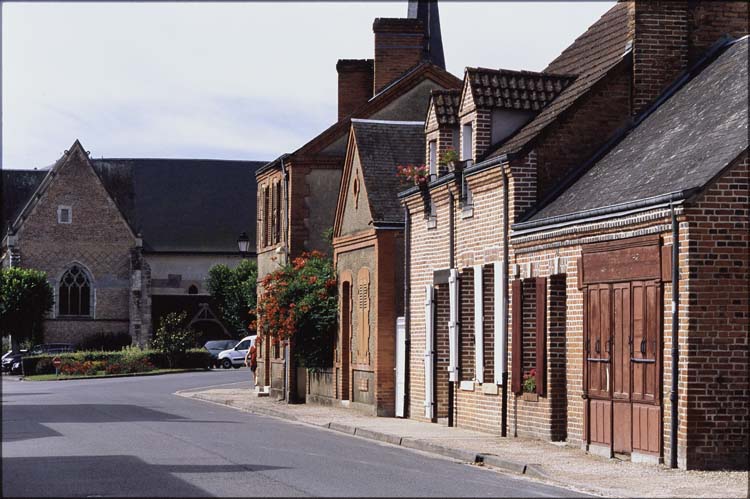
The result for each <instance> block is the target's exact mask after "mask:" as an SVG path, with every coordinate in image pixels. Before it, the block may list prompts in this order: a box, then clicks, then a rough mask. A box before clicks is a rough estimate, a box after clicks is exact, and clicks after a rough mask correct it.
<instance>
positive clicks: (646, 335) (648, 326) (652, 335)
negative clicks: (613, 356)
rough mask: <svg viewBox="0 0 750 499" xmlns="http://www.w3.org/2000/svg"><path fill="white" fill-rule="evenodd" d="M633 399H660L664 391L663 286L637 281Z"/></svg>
mask: <svg viewBox="0 0 750 499" xmlns="http://www.w3.org/2000/svg"><path fill="white" fill-rule="evenodd" d="M631 362H632V364H633V367H632V372H633V374H632V376H633V393H632V397H633V400H637V401H642V402H658V401H659V399H660V394H661V389H660V388H661V286H660V285H659V284H658V283H656V282H649V283H644V282H634V283H633V354H632V357H631Z"/></svg>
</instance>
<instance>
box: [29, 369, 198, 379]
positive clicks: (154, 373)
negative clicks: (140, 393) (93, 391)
mask: <svg viewBox="0 0 750 499" xmlns="http://www.w3.org/2000/svg"><path fill="white" fill-rule="evenodd" d="M191 371H207V369H155V370H153V371H147V372H143V373H131V374H106V372H105V371H98V372H97V373H96V374H95V375H88V376H69V375H63V374H61V375H59V376H58V375H57V374H35V375H33V376H26V377H24V378H23V379H24V380H25V381H65V380H69V379H94V378H123V377H127V376H158V375H160V374H175V373H187V372H191Z"/></svg>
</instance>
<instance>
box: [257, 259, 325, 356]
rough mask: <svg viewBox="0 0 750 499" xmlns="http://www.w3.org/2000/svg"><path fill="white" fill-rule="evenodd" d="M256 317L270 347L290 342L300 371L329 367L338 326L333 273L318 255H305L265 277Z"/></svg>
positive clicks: (262, 282)
mask: <svg viewBox="0 0 750 499" xmlns="http://www.w3.org/2000/svg"><path fill="white" fill-rule="evenodd" d="M261 285H262V289H263V292H262V293H261V296H260V301H259V303H258V315H259V316H260V319H261V320H260V323H261V327H262V333H263V335H261V336H259V338H262V337H263V336H264V335H265V336H268V338H269V339H270V340H271V342H272V343H274V344H275V343H279V342H286V341H292V342H293V343H294V352H295V356H296V360H297V362H298V363H299V364H300V365H301V366H303V367H324V366H329V365H331V363H332V360H333V340H334V337H335V334H336V327H337V324H338V302H337V300H338V298H337V291H338V289H337V285H336V272H335V270H334V267H333V261H332V260H331V259H330V258H328V257H326V256H325V255H323V254H322V253H319V252H316V251H314V252H312V253H305V254H303V255H302V256H300V257H298V258H295V259H294V260H293V261H292V263H291V264H287V265H284V266H283V267H281V268H280V269H278V270H276V271H275V272H273V273H271V274H269V275H267V276H266V277H264V278H263V280H262V281H261Z"/></svg>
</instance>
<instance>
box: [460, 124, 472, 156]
mask: <svg viewBox="0 0 750 499" xmlns="http://www.w3.org/2000/svg"><path fill="white" fill-rule="evenodd" d="M461 141H462V143H463V144H462V148H461V159H462V160H464V161H470V160H472V159H474V158H472V152H471V147H472V128H471V123H466V124H465V125H464V126H463V128H462V132H461Z"/></svg>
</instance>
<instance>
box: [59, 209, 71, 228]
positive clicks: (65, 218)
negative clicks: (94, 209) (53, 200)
mask: <svg viewBox="0 0 750 499" xmlns="http://www.w3.org/2000/svg"><path fill="white" fill-rule="evenodd" d="M57 223H59V224H70V223H73V209H72V208H71V207H70V206H62V205H60V206H58V207H57Z"/></svg>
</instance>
